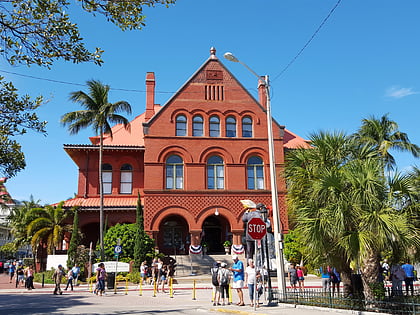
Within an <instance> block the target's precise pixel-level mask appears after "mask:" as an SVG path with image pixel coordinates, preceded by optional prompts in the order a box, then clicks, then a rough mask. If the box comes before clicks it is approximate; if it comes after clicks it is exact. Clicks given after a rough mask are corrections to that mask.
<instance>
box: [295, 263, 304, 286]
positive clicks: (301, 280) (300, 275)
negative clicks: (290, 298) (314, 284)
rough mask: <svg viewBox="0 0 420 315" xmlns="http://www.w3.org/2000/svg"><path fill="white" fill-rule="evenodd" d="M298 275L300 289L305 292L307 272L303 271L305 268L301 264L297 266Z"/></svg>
mask: <svg viewBox="0 0 420 315" xmlns="http://www.w3.org/2000/svg"><path fill="white" fill-rule="evenodd" d="M296 276H297V279H298V282H299V291H302V292H303V291H304V290H305V274H304V273H303V268H302V267H301V266H297V269H296Z"/></svg>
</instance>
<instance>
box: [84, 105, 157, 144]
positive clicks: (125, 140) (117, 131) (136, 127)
mask: <svg viewBox="0 0 420 315" xmlns="http://www.w3.org/2000/svg"><path fill="white" fill-rule="evenodd" d="M161 108H162V106H160V105H155V112H159V111H160V109H161ZM144 118H145V113H142V114H140V115H138V116H137V117H136V118H134V119H133V120H132V121H131V122H130V127H129V128H128V129H126V128H124V125H123V124H118V125H115V126H113V127H112V128H111V129H112V138H111V137H110V136H109V135H105V136H104V143H103V144H104V146H107V145H109V146H144V134H143V122H144V121H145V119H144ZM89 139H90V141H91V142H92V144H94V145H99V136H95V137H90V138H89Z"/></svg>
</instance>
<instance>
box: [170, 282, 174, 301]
mask: <svg viewBox="0 0 420 315" xmlns="http://www.w3.org/2000/svg"><path fill="white" fill-rule="evenodd" d="M169 297H170V298H173V297H174V287H173V281H172V277H170V278H169Z"/></svg>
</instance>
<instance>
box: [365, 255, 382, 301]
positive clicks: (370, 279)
mask: <svg viewBox="0 0 420 315" xmlns="http://www.w3.org/2000/svg"><path fill="white" fill-rule="evenodd" d="M361 271H362V282H363V291H364V294H365V299H366V301H374V300H377V296H376V295H377V294H378V292H376V291H377V290H378V288H380V287H381V286H382V288H383V283H381V282H380V281H379V275H380V257H379V255H378V254H377V253H375V252H371V253H370V254H369V255H368V256H367V257H366V258H365V259H363V262H362V268H361ZM375 293H376V294H375Z"/></svg>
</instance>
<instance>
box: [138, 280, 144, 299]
mask: <svg viewBox="0 0 420 315" xmlns="http://www.w3.org/2000/svg"><path fill="white" fill-rule="evenodd" d="M139 295H140V296H142V295H143V279H140V282H139Z"/></svg>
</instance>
